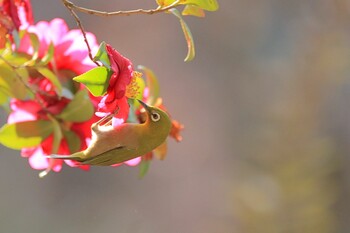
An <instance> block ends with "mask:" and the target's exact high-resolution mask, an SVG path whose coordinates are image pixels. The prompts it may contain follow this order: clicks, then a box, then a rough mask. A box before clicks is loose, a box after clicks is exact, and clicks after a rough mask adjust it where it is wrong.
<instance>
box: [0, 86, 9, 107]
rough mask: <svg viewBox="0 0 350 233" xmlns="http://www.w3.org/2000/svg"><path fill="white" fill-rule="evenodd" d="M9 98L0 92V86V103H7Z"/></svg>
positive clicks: (0, 90)
mask: <svg viewBox="0 0 350 233" xmlns="http://www.w3.org/2000/svg"><path fill="white" fill-rule="evenodd" d="M8 100H9V97H8V95H7V94H6V93H4V92H2V89H1V87H0V105H3V104H5V103H7V102H8Z"/></svg>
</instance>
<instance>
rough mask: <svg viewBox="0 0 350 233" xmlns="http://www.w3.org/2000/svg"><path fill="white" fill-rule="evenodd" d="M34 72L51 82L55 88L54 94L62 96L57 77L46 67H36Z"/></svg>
mask: <svg viewBox="0 0 350 233" xmlns="http://www.w3.org/2000/svg"><path fill="white" fill-rule="evenodd" d="M36 70H37V71H38V72H39V73H40V74H41V75H42V76H44V77H45V78H47V79H48V80H50V81H51V83H52V84H53V85H54V86H55V87H56V89H55V90H56V93H57V94H58V95H59V96H61V94H62V85H61V83H60V81H59V80H58V77H57V76H56V74H55V73H53V72H52V71H51V70H50V69H48V68H46V67H36Z"/></svg>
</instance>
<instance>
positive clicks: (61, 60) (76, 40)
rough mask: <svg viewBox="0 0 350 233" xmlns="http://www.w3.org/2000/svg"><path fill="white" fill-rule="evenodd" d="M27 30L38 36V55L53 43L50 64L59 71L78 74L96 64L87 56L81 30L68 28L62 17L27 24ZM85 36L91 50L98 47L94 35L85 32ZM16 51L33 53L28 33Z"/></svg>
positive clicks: (95, 49) (43, 52)
mask: <svg viewBox="0 0 350 233" xmlns="http://www.w3.org/2000/svg"><path fill="white" fill-rule="evenodd" d="M27 31H28V32H31V33H34V34H36V35H37V36H38V38H39V41H40V48H39V57H43V56H44V55H45V53H46V52H47V50H48V47H49V45H50V43H53V45H54V48H55V51H54V56H53V59H52V61H51V65H52V66H54V67H55V69H57V70H59V71H61V72H62V71H65V70H69V71H72V72H74V75H78V74H81V73H84V72H86V71H88V70H90V69H92V68H93V67H95V66H96V65H95V64H94V63H93V62H92V61H91V60H90V58H89V53H88V50H87V49H86V44H85V43H84V37H83V34H82V32H81V31H80V30H78V29H73V30H69V28H68V26H67V24H66V22H65V21H64V20H63V19H60V18H56V19H53V20H52V21H51V22H46V21H40V22H38V23H37V24H35V25H31V26H29V27H28V29H27ZM86 37H87V40H88V42H89V44H90V47H91V50H92V52H93V53H95V52H96V51H97V49H98V44H97V42H96V37H95V35H94V34H92V33H89V32H87V33H86ZM18 51H19V52H25V53H28V54H32V53H33V47H32V45H31V43H30V38H29V35H25V36H24V38H23V39H22V41H21V44H20V47H19V48H18Z"/></svg>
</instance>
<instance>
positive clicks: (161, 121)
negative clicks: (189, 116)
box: [138, 100, 171, 131]
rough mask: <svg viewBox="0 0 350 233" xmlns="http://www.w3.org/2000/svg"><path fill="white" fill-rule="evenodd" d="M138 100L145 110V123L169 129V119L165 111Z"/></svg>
mask: <svg viewBox="0 0 350 233" xmlns="http://www.w3.org/2000/svg"><path fill="white" fill-rule="evenodd" d="M138 101H139V102H140V104H141V105H142V106H143V107H144V109H145V110H146V114H147V119H146V122H145V124H149V125H150V126H156V127H160V126H162V128H164V130H167V131H170V128H171V120H170V118H169V116H168V114H167V113H166V112H165V111H163V110H161V109H160V108H157V107H154V106H149V105H147V104H146V103H144V102H143V101H141V100H138Z"/></svg>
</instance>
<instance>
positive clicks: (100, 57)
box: [93, 41, 111, 69]
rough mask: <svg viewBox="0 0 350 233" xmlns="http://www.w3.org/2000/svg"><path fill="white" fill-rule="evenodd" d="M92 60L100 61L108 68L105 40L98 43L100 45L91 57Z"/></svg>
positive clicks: (109, 65)
mask: <svg viewBox="0 0 350 233" xmlns="http://www.w3.org/2000/svg"><path fill="white" fill-rule="evenodd" d="M93 60H94V61H100V62H101V63H102V64H103V65H104V66H105V67H107V68H108V69H110V68H111V63H110V62H109V56H108V53H107V51H106V42H104V41H103V42H102V43H101V44H100V47H99V48H98V51H97V53H96V55H95V57H94V59H93Z"/></svg>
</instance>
